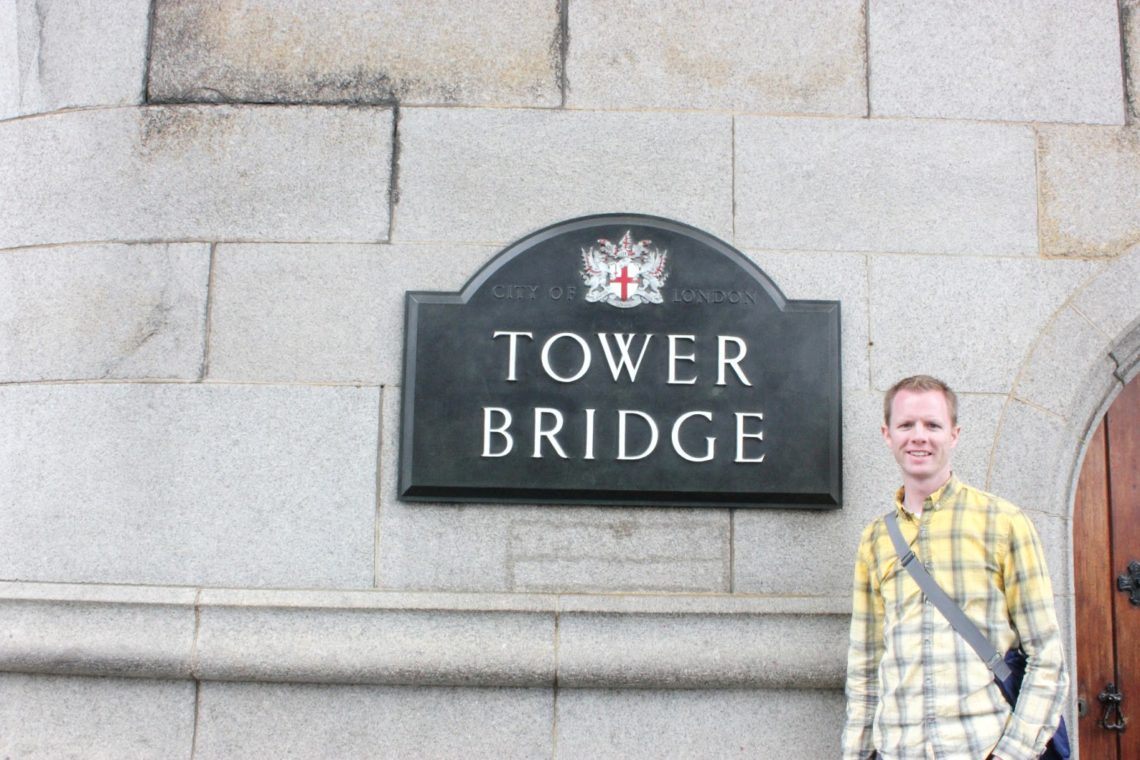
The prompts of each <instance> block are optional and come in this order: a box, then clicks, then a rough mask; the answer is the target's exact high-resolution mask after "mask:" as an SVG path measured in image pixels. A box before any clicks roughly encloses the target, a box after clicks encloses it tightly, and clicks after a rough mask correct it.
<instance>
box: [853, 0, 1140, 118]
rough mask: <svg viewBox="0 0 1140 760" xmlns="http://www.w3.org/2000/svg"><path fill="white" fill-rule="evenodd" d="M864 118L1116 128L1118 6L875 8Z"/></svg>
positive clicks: (895, 4) (893, 0) (894, 4)
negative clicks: (868, 108)
mask: <svg viewBox="0 0 1140 760" xmlns="http://www.w3.org/2000/svg"><path fill="white" fill-rule="evenodd" d="M868 16H869V21H868V34H869V37H870V40H869V49H870V55H871V60H870V71H871V76H870V80H871V84H870V87H871V92H870V99H871V113H872V114H873V115H875V116H920V117H933V118H945V119H984V120H1000V121H1059V122H1078V123H1091V124H1121V123H1123V120H1124V109H1123V102H1122V97H1121V93H1122V87H1121V72H1120V39H1119V28H1118V20H1117V12H1116V3H1115V2H1113V1H1112V0H1095V1H1094V2H1079V3H1074V2H1070V1H1069V0H1034V2H1028V1H1027V0H1019V1H1018V2H1008V3H970V2H954V3H914V2H906V1H905V0H873V2H871V4H870V9H869V14H868Z"/></svg>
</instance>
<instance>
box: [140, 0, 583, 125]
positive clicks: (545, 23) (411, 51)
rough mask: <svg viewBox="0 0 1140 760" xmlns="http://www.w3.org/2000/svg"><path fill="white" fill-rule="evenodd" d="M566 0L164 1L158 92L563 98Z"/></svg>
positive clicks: (533, 101) (264, 98)
mask: <svg viewBox="0 0 1140 760" xmlns="http://www.w3.org/2000/svg"><path fill="white" fill-rule="evenodd" d="M559 26H560V20H559V6H558V4H557V3H550V2H545V1H544V0H526V1H525V2H517V1H516V2H496V1H494V0H491V1H490V2H472V3H459V4H456V3H449V2H446V0H397V1H396V2H386V1H385V0H365V1H364V2H361V1H360V0H355V1H354V2H332V3H310V2H306V1H305V0H253V2H249V1H247V0H241V1H239V0H210V2H199V3H185V2H178V0H159V2H158V3H157V5H156V8H155V31H154V46H153V52H152V55H151V69H150V95H151V97H152V98H155V99H157V100H159V101H167V100H176V101H188V100H189V101H206V102H217V101H254V102H258V103H266V102H269V103H282V102H294V103H296V102H334V103H335V102H345V101H348V102H354V103H391V102H393V101H399V102H400V103H407V104H461V105H505V106H557V105H558V104H559V103H560V102H561V100H562V85H561V81H560V75H561V71H560V67H561V63H560V60H559V44H560V31H559Z"/></svg>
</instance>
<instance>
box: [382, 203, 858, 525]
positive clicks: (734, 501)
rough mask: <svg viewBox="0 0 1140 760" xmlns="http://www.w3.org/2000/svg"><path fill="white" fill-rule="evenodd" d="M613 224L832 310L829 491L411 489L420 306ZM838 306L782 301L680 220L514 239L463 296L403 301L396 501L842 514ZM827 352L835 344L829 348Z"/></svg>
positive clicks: (548, 230)
mask: <svg viewBox="0 0 1140 760" xmlns="http://www.w3.org/2000/svg"><path fill="white" fill-rule="evenodd" d="M603 224H604V225H615V226H626V225H629V226H653V227H661V228H664V229H667V230H669V231H671V232H674V233H677V234H681V235H685V236H688V237H691V238H693V239H694V240H696V241H697V242H699V243H701V244H703V245H706V246H708V247H709V248H711V249H713V250H715V251H717V252H718V253H720V254H722V255H724V256H726V257H727V258H728V259H729V260H731V261H732V262H733V263H734V264H736V265H737V266H739V267H740V268H741V269H742V270H744V271H746V272H748V273H749V274H750V275H751V276H752V277H753V278H754V279H755V281H756V283H757V284H758V285H760V286H761V287H762V288H764V290H765V291H766V292H767V294H768V295H769V297H771V299H772V301H773V303H775V304H776V306H777V307H779V309H780V310H781V311H783V312H789V311H791V312H796V311H834V312H835V318H834V319H833V320H831V325H832V330H831V334H830V335H829V336H828V337H829V338H831V340H832V341H834V356H835V364H836V366H835V378H836V382H835V387H834V388H829V389H828V391H829V392H833V393H834V397H833V398H829V399H828V401H829V402H831V404H830V408H831V409H833V410H834V413H833V414H832V415H831V419H830V420H829V423H830V431H829V438H830V442H829V443H830V445H829V449H830V451H831V452H832V456H833V459H834V460H835V461H833V462H831V463H830V466H829V472H830V478H829V480H830V483H829V489H828V491H827V493H816V494H780V493H773V494H770V495H771V497H772V498H771V499H766V500H764V501H762V502H760V501H757V500H756V499H755V498H746V497H747V496H751V495H750V494H739V493H723V494H715V493H712V494H708V495H707V496H706V497H705V498H685V499H678V498H677V493H676V492H675V491H665V492H650V491H638V492H637V497H636V498H634V497H631V496H629V495H628V493H629V492H623V491H605V490H599V489H593V490H587V489H581V490H579V489H549V488H535V487H527V486H519V487H486V488H482V487H471V486H431V487H428V486H418V487H417V486H414V485H409V484H410V482H411V478H412V472H411V466H412V463H411V456H410V454H409V453H408V452H410V451H411V450H412V432H413V431H414V429H415V381H416V356H417V351H416V349H417V336H418V329H417V328H418V326H419V307H420V305H421V304H456V305H461V304H466V303H467V302H468V301H470V299H471V297H472V296H473V295H474V294H475V293H476V292H478V291H479V289H480V288H481V287H482V286H483V284H484V283H486V282H487V280H489V279H490V278H491V277H492V276H493V275H494V274H495V273H496V272H498V271H499V269H501V268H502V267H504V266H506V265H507V264H509V263H510V262H511V261H513V260H514V259H515V258H516V257H518V256H520V255H522V254H524V253H526V252H527V251H529V250H530V249H532V248H534V247H535V246H536V245H539V244H541V243H543V242H544V241H546V240H549V239H550V238H552V237H555V236H558V235H562V234H565V233H568V232H574V231H576V230H580V229H585V228H588V227H595V226H598V225H603ZM841 324H842V322H841V319H840V303H839V301H826V300H790V299H788V298H787V297H785V296H784V294H783V292H782V291H781V290H780V288H779V287H777V286H776V284H775V283H774V282H772V280H771V278H769V277H768V275H767V274H766V273H765V272H764V270H762V269H761V268H760V267H759V265H757V264H756V263H755V262H754V261H752V260H751V259H750V258H748V257H747V256H746V255H745V254H743V253H741V252H740V251H738V250H737V249H736V248H734V247H732V246H731V245H729V244H728V243H726V242H724V241H723V240H721V239H720V238H717V237H715V236H713V235H711V234H709V233H707V232H704V231H703V230H700V229H698V228H696V227H693V226H691V225H688V224H684V223H683V222H678V221H675V220H672V219H667V218H664V217H658V216H652V215H647V214H636V213H607V214H593V215H590V216H582V217H577V218H574V219H569V220H566V221H562V222H557V223H555V224H552V225H550V226H547V227H544V228H542V229H540V230H537V231H536V232H532V233H531V234H529V235H527V236H525V237H523V238H521V239H519V240H517V241H516V242H514V243H512V244H510V245H509V246H507V247H506V248H505V249H503V250H502V251H500V252H499V253H498V254H496V255H495V256H494V257H493V258H492V259H491V260H490V261H488V262H487V263H485V264H484V265H483V266H482V267H480V268H479V270H477V271H476V272H475V274H474V275H472V276H471V278H470V279H469V280H468V281H467V283H466V284H465V285H464V286H463V288H462V289H460V290H459V291H458V292H450V293H448V292H440V291H407V292H406V293H405V301H404V361H403V372H402V379H403V388H402V393H401V409H400V434H399V442H400V449H399V461H398V465H397V484H396V497H397V499H399V500H401V501H405V502H429V503H450V502H455V503H480V504H532V505H570V506H583V505H590V506H624V507H630V506H638V507H653V506H668V507H700V508H703V507H747V508H755V509H781V508H793V509H799V510H803V509H815V510H829V509H839V508H840V507H842V505H843V382H842V355H843V353H842V338H841V335H840V332H841ZM829 348H830V347H829Z"/></svg>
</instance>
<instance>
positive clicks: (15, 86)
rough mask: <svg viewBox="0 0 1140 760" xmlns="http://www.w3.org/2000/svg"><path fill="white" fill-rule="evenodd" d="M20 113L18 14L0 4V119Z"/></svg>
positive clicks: (6, 4)
mask: <svg viewBox="0 0 1140 760" xmlns="http://www.w3.org/2000/svg"><path fill="white" fill-rule="evenodd" d="M19 112H20V14H19V12H18V10H17V8H16V4H15V3H0V118H4V117H7V116H11V115H14V114H18V113H19Z"/></svg>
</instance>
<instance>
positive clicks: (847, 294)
mask: <svg viewBox="0 0 1140 760" xmlns="http://www.w3.org/2000/svg"><path fill="white" fill-rule="evenodd" d="M746 253H747V252H746ZM749 258H751V259H752V260H753V261H755V262H756V263H757V264H758V265H759V266H760V268H761V269H763V270H764V273H765V274H767V275H768V276H769V277H771V278H772V281H773V282H775V283H776V285H777V286H778V287H779V288H780V290H781V291H783V293H784V295H785V296H787V297H788V298H794V299H804V300H825V301H839V302H840V311H841V318H840V321H841V322H842V324H841V326H840V329H841V330H842V335H841V343H842V346H843V362H842V373H843V387H844V388H851V389H865V388H867V387H868V385H869V384H870V374H871V370H870V366H869V361H868V358H869V353H870V346H869V336H868V332H867V331H868V327H869V326H868V317H867V307H868V304H867V259H866V257H865V256H852V255H849V254H829V253H787V252H784V251H762V252H756V253H750V254H749Z"/></svg>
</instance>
